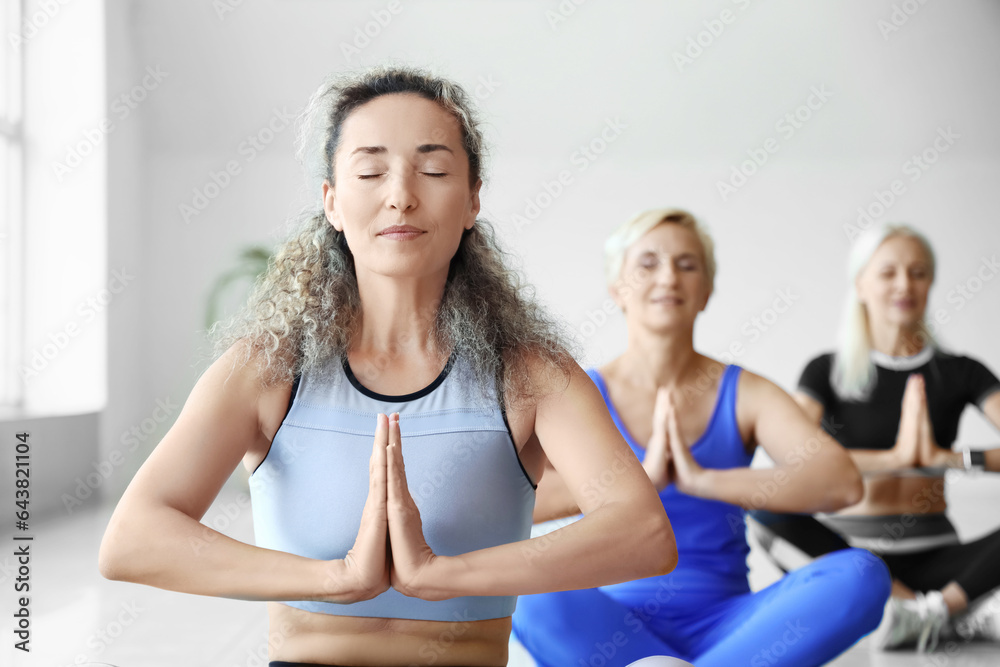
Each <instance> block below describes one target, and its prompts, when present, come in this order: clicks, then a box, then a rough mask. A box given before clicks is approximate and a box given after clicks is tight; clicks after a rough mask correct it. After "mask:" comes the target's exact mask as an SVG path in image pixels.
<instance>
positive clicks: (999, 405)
mask: <svg viewBox="0 0 1000 667" xmlns="http://www.w3.org/2000/svg"><path fill="white" fill-rule="evenodd" d="M982 405H983V414H984V415H986V418H987V419H989V420H990V423H991V424H993V426H994V427H996V428H998V429H1000V391H994V392H993V393H992V394H990V395H989V396H987V397H986V398H985V399H984V400H983V404H982Z"/></svg>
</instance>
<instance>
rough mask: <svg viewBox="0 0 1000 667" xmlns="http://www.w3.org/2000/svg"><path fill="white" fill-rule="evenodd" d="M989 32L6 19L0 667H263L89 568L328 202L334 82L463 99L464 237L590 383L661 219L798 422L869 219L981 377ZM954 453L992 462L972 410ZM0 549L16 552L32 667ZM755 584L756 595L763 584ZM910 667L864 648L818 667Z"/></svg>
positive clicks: (211, 632) (789, 15) (191, 4)
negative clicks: (17, 502) (217, 334)
mask: <svg viewBox="0 0 1000 667" xmlns="http://www.w3.org/2000/svg"><path fill="white" fill-rule="evenodd" d="M998 29H1000V4H998V3H997V2H994V1H989V0H952V1H950V2H947V3H945V2H926V1H924V0H921V1H918V0H901V1H900V0H897V1H893V2H890V1H888V0H877V1H873V0H852V1H850V2H813V3H797V2H793V1H792V0H769V1H767V2H764V1H763V0H712V1H707V2H699V3H663V2H655V1H642V0H625V1H623V0H619V1H616V2H611V1H610V0H541V1H538V0H532V1H518V0H514V1H512V0H481V1H479V2H460V1H458V0H385V1H375V2H368V1H350V2H348V1H340V0H322V1H321V0H211V1H209V0H203V1H195V0H174V1H172V2H169V3H168V2H162V1H159V2H158V1H155V0H76V1H74V2H70V1H69V0H22V1H18V0H2V2H0V34H2V36H3V41H4V43H3V45H2V48H0V52H2V55H0V318H2V320H0V370H2V373H0V379H2V385H0V425H2V431H0V438H2V448H0V502H2V504H4V505H6V507H7V509H6V510H4V511H3V512H0V515H2V516H4V517H6V518H4V519H2V520H0V543H2V544H3V545H7V546H0V618H3V619H4V620H3V621H2V622H0V631H2V632H0V636H2V637H3V638H4V639H3V644H2V645H0V664H3V665H8V664H9V665H18V666H20V665H31V666H32V667H34V666H35V665H38V666H42V665H45V666H46V667H50V666H62V665H78V664H88V663H94V664H113V665H117V666H118V667H133V666H143V665H156V666H159V665H164V666H166V665H206V666H207V665H226V666H227V667H229V666H236V665H247V666H250V665H266V650H267V647H266V641H265V640H266V636H265V633H266V629H267V618H266V612H265V607H264V603H252V602H243V601H236V600H225V599H214V598H207V597H199V596H190V595H182V594H177V593H172V592H167V591H160V590H158V589H152V588H147V587H141V586H135V585H132V584H124V583H120V582H110V581H106V580H104V579H103V578H101V577H100V575H99V574H98V572H97V547H98V545H99V543H100V538H101V535H102V534H103V531H104V527H105V526H106V524H107V519H108V517H109V516H110V512H111V510H112V509H113V507H114V504H115V503H116V502H117V500H118V498H119V497H120V495H121V493H122V491H123V490H124V489H125V487H126V486H127V485H128V482H129V481H130V479H131V478H132V475H133V474H134V473H135V471H136V470H137V469H138V467H139V466H140V465H141V464H142V462H143V461H144V460H145V459H146V457H147V456H148V455H149V453H150V452H151V451H152V449H153V448H154V447H155V446H156V444H157V442H159V440H160V438H162V436H163V434H164V433H166V431H167V430H168V429H169V428H170V426H171V424H172V423H173V422H174V420H175V419H176V417H177V415H178V414H179V413H180V410H181V409H182V406H183V404H184V401H185V399H186V397H187V395H188V393H189V392H190V390H191V387H192V386H193V385H194V383H195V381H196V380H197V378H198V377H199V376H200V374H201V373H202V372H203V371H204V369H205V368H206V367H207V365H208V363H209V362H210V360H211V351H210V349H209V346H208V344H207V337H206V334H205V331H206V328H207V326H208V324H209V321H210V320H211V319H212V316H211V315H210V314H209V312H208V311H209V310H210V309H213V310H214V313H215V315H216V316H219V317H221V316H224V315H227V314H231V313H232V312H234V311H235V310H236V309H237V308H238V306H239V304H240V302H241V300H242V299H243V298H244V297H245V295H246V289H247V287H248V285H249V280H250V278H251V277H252V275H253V272H254V270H255V267H256V266H257V263H259V262H255V260H254V258H255V257H257V258H258V260H259V253H261V252H263V253H264V254H265V255H266V253H267V251H268V250H269V249H270V248H272V247H273V246H274V245H275V244H276V243H277V242H278V241H279V240H280V239H282V238H283V237H284V236H285V235H286V234H287V233H288V230H289V225H290V224H291V221H292V219H293V218H294V217H295V215H296V214H297V213H298V212H299V211H301V209H302V208H303V207H304V206H307V205H313V204H317V203H318V202H319V192H311V191H307V189H306V188H305V183H304V178H303V172H302V170H301V168H300V166H299V164H298V163H297V162H296V160H295V156H294V152H293V142H294V136H295V127H294V118H295V116H296V115H297V114H298V113H299V112H300V111H301V110H302V109H303V107H304V106H305V104H306V102H307V100H308V98H309V96H310V94H311V93H312V92H313V91H314V90H315V89H316V87H317V86H318V85H319V84H320V83H321V82H322V81H323V79H324V78H325V77H326V76H327V75H328V74H329V73H331V72H339V71H347V70H356V69H360V68H364V67H366V66H370V65H375V64H382V63H386V62H395V63H400V64H408V65H417V66H422V67H426V68H430V69H432V70H433V71H435V72H436V73H438V74H441V75H444V76H447V77H449V78H451V79H453V80H455V81H457V82H459V83H460V84H462V85H463V86H464V87H465V88H466V90H467V91H469V92H470V93H472V94H473V96H474V97H475V98H476V100H477V101H478V105H479V108H480V111H481V114H482V117H483V120H484V121H485V129H486V134H487V139H488V141H489V149H490V152H489V157H488V163H487V171H486V183H485V186H484V190H483V194H482V202H483V217H485V218H487V219H489V220H491V221H492V222H493V223H494V225H495V226H496V228H497V230H498V231H499V234H500V237H501V239H502V242H503V243H504V245H505V247H506V248H507V249H509V250H510V251H511V252H512V253H513V254H514V255H515V256H516V258H517V262H518V266H519V269H520V270H521V271H522V272H523V274H524V276H525V277H526V279H527V280H528V282H530V283H532V284H533V285H534V286H535V288H536V290H537V295H538V297H539V298H540V299H541V300H542V301H543V302H544V303H545V304H546V305H547V306H548V307H549V308H550V309H551V311H552V312H553V313H554V314H556V315H557V316H558V317H559V318H561V319H562V320H563V321H564V322H565V324H566V326H567V327H568V328H569V329H570V330H571V331H572V332H574V335H575V336H576V337H577V339H578V341H579V342H580V343H581V349H582V350H583V357H582V358H581V360H580V361H581V363H583V364H585V365H595V364H600V363H603V362H605V361H607V360H609V359H610V358H612V357H613V356H615V355H617V354H618V353H619V352H620V351H621V350H622V349H623V348H624V342H625V330H624V323H623V320H622V318H621V317H620V315H619V314H618V313H617V312H616V311H615V310H614V308H613V307H612V305H611V302H610V300H609V297H608V296H607V293H606V291H605V286H604V279H603V274H602V244H603V241H604V239H605V237H606V236H607V235H608V234H609V233H610V232H611V231H612V230H613V229H614V228H615V227H617V226H618V225H620V224H621V223H622V222H624V221H625V220H626V219H628V218H629V217H631V216H632V215H633V214H635V213H637V212H639V211H640V210H643V209H646V208H651V207H660V206H680V207H683V208H686V209H688V210H690V211H692V212H693V213H694V214H695V215H697V216H699V217H701V219H703V220H704V221H705V222H706V223H707V225H708V227H709V228H710V230H711V231H712V233H713V234H714V237H715V241H716V245H717V257H718V263H719V271H718V275H717V278H716V290H715V294H714V296H713V297H712V300H711V302H710V304H709V307H708V310H707V312H705V313H704V314H703V315H702V317H701V319H700V320H699V325H698V328H697V331H696V341H695V342H696V347H698V348H699V349H700V351H702V352H704V353H706V354H709V355H713V356H717V357H719V358H721V359H724V360H726V361H730V362H733V363H738V364H740V365H742V366H745V367H747V368H750V369H752V370H754V371H756V372H758V373H760V374H763V375H765V376H767V377H769V378H771V379H773V380H775V381H776V382H778V383H779V384H780V385H782V386H783V387H785V388H786V389H788V390H790V391H791V390H793V389H794V388H795V383H796V380H797V378H798V374H799V372H800V371H801V369H802V367H803V366H804V364H805V362H806V361H807V360H808V359H810V358H812V357H813V356H815V355H816V354H818V353H820V352H822V351H826V350H829V349H831V348H832V346H833V344H834V341H835V328H836V324H837V321H838V317H839V311H840V305H841V302H842V300H843V297H844V294H845V290H846V287H847V285H846V279H845V274H846V268H845V266H846V257H847V251H848V248H849V246H850V242H851V239H853V238H854V237H855V236H856V235H857V233H859V232H860V231H862V230H863V229H864V228H866V227H867V226H870V225H871V224H872V223H873V222H877V221H881V220H892V221H905V222H909V223H911V224H913V225H915V226H916V227H918V228H919V229H921V230H922V231H923V232H924V233H925V234H926V235H927V236H928V237H929V238H930V240H931V242H932V243H933V244H934V247H935V249H936V252H937V259H938V266H939V270H938V274H937V278H936V283H935V286H934V288H933V290H932V293H931V303H930V306H929V308H928V313H929V314H930V315H932V319H935V320H936V322H937V325H936V326H935V334H936V336H937V338H938V340H939V341H940V342H941V344H942V345H943V346H944V347H945V348H946V349H949V350H952V351H954V352H959V353H965V354H970V355H972V356H975V357H976V358H978V359H980V360H982V361H983V362H984V363H985V364H986V365H987V366H988V367H990V368H991V369H992V370H993V371H994V372H995V373H998V372H1000V345H998V342H997V341H998V338H997V331H998V330H1000V264H998V256H1000V225H998V224H997V215H996V206H997V201H996V200H997V196H998V189H1000V188H998V186H1000V126H998V124H997V123H996V119H997V118H998V117H1000V40H998V39H997V32H998ZM247 249H257V250H256V252H257V253H258V255H254V254H253V250H251V251H250V253H249V255H248V254H247ZM22 432H27V433H29V434H30V435H29V443H30V452H31V453H30V457H31V459H30V461H31V494H32V495H31V505H30V522H29V523H30V526H29V528H28V529H27V530H20V529H16V528H15V523H14V520H15V519H14V516H13V513H14V511H15V510H16V509H17V508H12V507H11V504H12V503H13V500H14V472H13V468H14V445H15V444H16V441H17V440H16V439H17V436H16V434H17V433H22ZM958 444H969V445H973V446H987V447H989V446H996V445H998V444H1000V442H998V434H997V433H996V431H995V430H994V429H992V428H991V427H990V426H989V425H988V424H987V423H986V422H985V420H983V419H982V418H981V416H980V415H979V414H978V413H976V412H974V411H971V410H970V411H968V412H967V413H966V415H965V417H964V418H963V422H962V426H961V430H960V433H959V439H958ZM246 489H247V486H246V472H245V471H244V470H243V468H242V466H241V467H239V468H238V469H237V470H236V471H235V472H234V473H233V476H232V478H231V479H230V481H229V482H228V483H227V485H226V487H225V489H224V490H223V493H222V494H221V495H220V497H219V499H218V500H217V502H216V504H215V505H214V506H213V508H212V509H211V510H210V511H209V512H208V513H207V514H206V516H205V517H204V519H203V522H204V523H205V524H206V525H209V526H211V527H213V528H216V529H218V530H221V531H223V532H225V533H227V534H229V535H232V536H234V537H236V538H237V539H243V540H244V541H248V542H252V540H253V535H252V525H251V514H250V506H249V497H248V494H247V490H246ZM948 494H949V499H950V501H951V507H952V515H953V520H954V521H955V523H956V524H957V526H958V528H959V531H960V533H961V534H962V536H963V537H967V538H974V537H976V536H978V535H979V534H981V533H983V532H985V531H987V530H988V529H991V528H994V527H995V526H996V525H997V524H998V523H1000V519H998V518H997V517H996V514H995V512H990V511H988V510H987V507H989V506H992V507H995V506H996V501H997V499H998V498H1000V484H998V483H997V481H996V480H994V479H992V478H991V477H990V476H989V475H984V476H980V477H976V478H971V477H969V476H959V477H956V478H949V482H948ZM15 532H16V533H17V534H18V535H20V536H24V535H32V536H33V537H34V539H33V540H32V542H31V549H32V561H31V572H30V586H31V589H30V593H31V605H30V610H31V649H32V650H31V653H30V654H27V653H24V652H22V651H19V650H16V649H14V648H13V643H14V641H13V640H12V636H13V635H12V630H13V623H12V618H13V617H12V614H13V611H14V609H15V606H16V602H17V600H16V598H17V597H18V595H20V594H15V592H14V584H15V580H16V578H17V577H18V576H19V575H18V572H17V563H16V559H15V558H14V556H13V555H12V554H13V547H9V545H12V544H15V543H14V542H13V541H12V537H13V534H14V533H15ZM8 547H9V548H8ZM751 566H752V579H751V580H752V582H753V583H754V585H755V587H759V586H762V585H765V584H766V583H769V582H770V581H772V580H773V579H774V578H775V577H776V576H777V573H776V571H773V569H769V567H770V566H769V565H768V564H767V563H766V562H764V561H763V560H762V559H760V558H759V557H758V556H757V554H756V552H755V553H754V554H753V555H752V556H751ZM984 650H985V649H984ZM511 655H512V657H511V664H512V665H531V664H532V663H531V661H530V659H528V658H527V657H526V656H525V655H524V654H523V652H522V651H521V650H520V649H519V647H517V646H516V645H512V654H511ZM998 655H1000V652H995V653H991V654H989V655H986V654H981V653H980V652H979V650H978V649H973V648H972V647H962V649H961V651H960V652H959V654H958V655H955V656H951V657H949V658H948V659H949V660H950V661H951V662H948V663H940V662H938V663H933V662H927V663H926V664H954V665H973V664H984V665H985V664H997V663H996V662H994V661H995V660H996V659H997V657H998ZM984 656H985V657H984ZM990 656H992V657H990ZM924 660H927V659H926V658H925V659H924ZM919 662H920V659H918V658H917V657H915V656H913V655H912V654H903V655H889V656H884V655H878V654H872V653H870V652H868V651H867V649H866V647H865V646H863V645H860V646H859V647H857V648H856V649H854V650H853V651H852V654H850V655H848V656H845V657H844V658H842V659H841V661H840V662H838V663H837V664H842V665H847V664H852V665H854V664H857V665H867V664H873V665H874V664H880V665H881V664H892V665H896V664H919Z"/></svg>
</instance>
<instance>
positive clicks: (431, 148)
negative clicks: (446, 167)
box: [417, 144, 455, 155]
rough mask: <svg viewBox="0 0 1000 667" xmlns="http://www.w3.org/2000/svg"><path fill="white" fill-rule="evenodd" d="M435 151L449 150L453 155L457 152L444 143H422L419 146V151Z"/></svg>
mask: <svg viewBox="0 0 1000 667" xmlns="http://www.w3.org/2000/svg"><path fill="white" fill-rule="evenodd" d="M434 151H448V152H449V153H451V154H452V155H454V154H455V151H453V150H451V149H450V148H448V147H447V146H445V145H444V144H421V145H420V146H417V152H418V153H433V152H434Z"/></svg>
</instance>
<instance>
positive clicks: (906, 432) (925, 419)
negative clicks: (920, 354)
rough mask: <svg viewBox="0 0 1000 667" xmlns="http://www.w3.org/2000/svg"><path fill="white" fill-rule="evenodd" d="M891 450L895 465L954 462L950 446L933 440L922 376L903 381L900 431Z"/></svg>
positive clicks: (938, 465) (913, 465)
mask: <svg viewBox="0 0 1000 667" xmlns="http://www.w3.org/2000/svg"><path fill="white" fill-rule="evenodd" d="M892 453H893V454H894V455H895V458H896V465H897V467H898V468H935V467H944V466H949V465H953V464H954V462H955V459H956V457H957V456H958V455H957V454H956V453H955V452H953V451H952V450H950V449H945V448H943V447H939V446H938V444H937V441H936V440H935V439H934V429H933V428H931V419H930V414H929V412H928V410H927V391H926V385H925V383H924V377H923V376H922V375H919V374H916V373H914V374H912V375H910V377H909V378H908V379H907V381H906V390H905V391H904V392H903V406H902V413H901V415H900V418H899V431H898V433H897V435H896V444H895V445H894V446H893V448H892Z"/></svg>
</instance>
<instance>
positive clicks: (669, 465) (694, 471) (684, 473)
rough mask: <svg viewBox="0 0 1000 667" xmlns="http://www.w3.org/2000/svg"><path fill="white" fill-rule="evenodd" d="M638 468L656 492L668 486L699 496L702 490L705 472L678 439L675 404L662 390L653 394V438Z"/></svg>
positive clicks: (665, 391)
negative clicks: (642, 471)
mask: <svg viewBox="0 0 1000 667" xmlns="http://www.w3.org/2000/svg"><path fill="white" fill-rule="evenodd" d="M642 467H643V468H645V469H646V473H647V474H648V475H649V478H650V480H652V482H653V486H655V487H656V490H657V491H661V490H662V489H663V488H664V487H666V486H667V485H668V484H676V485H677V489H678V490H679V491H681V492H683V493H688V494H691V495H699V492H700V490H702V488H703V487H704V481H705V473H706V471H705V469H704V468H703V467H702V466H701V465H700V464H699V463H698V462H697V461H696V460H695V458H694V456H693V455H692V454H691V449H690V448H689V447H688V446H687V443H686V442H684V439H683V438H682V437H681V433H680V427H679V426H678V417H677V405H676V401H675V400H674V398H673V396H672V395H671V394H670V391H669V390H668V389H666V388H665V387H660V388H659V389H658V390H657V392H656V405H655V406H654V407H653V435H652V437H651V438H650V439H649V444H648V445H647V447H646V457H645V458H644V459H643V461H642Z"/></svg>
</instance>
